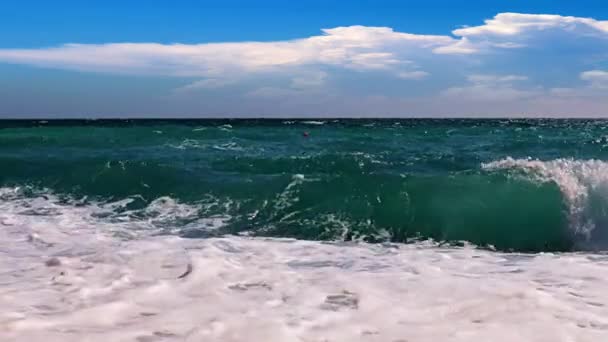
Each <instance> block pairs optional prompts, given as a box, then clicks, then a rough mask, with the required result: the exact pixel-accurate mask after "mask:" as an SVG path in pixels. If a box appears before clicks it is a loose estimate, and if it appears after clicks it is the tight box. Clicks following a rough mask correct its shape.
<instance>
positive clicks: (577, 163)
mask: <svg viewBox="0 0 608 342" xmlns="http://www.w3.org/2000/svg"><path fill="white" fill-rule="evenodd" d="M482 167H483V168H484V169H487V170H500V169H518V170H521V171H524V172H525V174H526V176H527V177H530V178H531V179H532V180H535V181H540V182H554V183H555V184H557V186H559V188H560V191H561V192H562V194H563V196H564V200H565V201H566V204H567V206H568V210H569V219H570V226H571V227H572V229H573V230H574V231H575V232H576V233H582V234H585V235H586V236H587V237H588V238H590V236H591V233H592V232H593V230H594V229H596V228H597V217H593V214H592V213H590V209H591V208H590V204H591V202H590V201H591V196H593V195H597V196H599V197H600V198H601V199H603V200H605V202H606V203H608V162H604V161H601V160H575V159H555V160H549V161H541V160H535V159H513V158H511V157H508V158H506V159H502V160H498V161H494V162H490V163H485V164H482Z"/></svg>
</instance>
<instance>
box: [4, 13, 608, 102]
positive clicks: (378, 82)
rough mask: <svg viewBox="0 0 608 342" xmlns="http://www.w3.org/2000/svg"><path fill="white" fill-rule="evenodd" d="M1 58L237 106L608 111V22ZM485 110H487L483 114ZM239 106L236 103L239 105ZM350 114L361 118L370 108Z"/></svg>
mask: <svg viewBox="0 0 608 342" xmlns="http://www.w3.org/2000/svg"><path fill="white" fill-rule="evenodd" d="M469 24H471V23H469ZM472 24H474V23H472ZM557 59H559V60H557ZM0 62H6V63H14V64H23V65H31V66H36V67H44V68H57V69H63V70H74V71H81V72H97V73H113V74H125V75H132V74H137V75H150V76H169V77H176V78H184V79H185V80H188V81H189V82H191V83H189V84H186V85H185V86H182V87H181V88H178V89H175V90H174V94H177V96H176V97H180V96H182V95H184V96H182V97H180V100H183V98H184V97H185V96H187V95H188V94H190V93H192V92H199V93H214V92H218V91H233V90H234V91H235V92H236V91H238V93H231V98H232V99H234V98H238V97H242V98H248V99H251V98H264V99H267V100H268V101H272V99H277V98H283V99H285V98H294V97H297V98H298V99H299V101H300V102H299V103H306V101H307V100H308V101H309V102H315V101H317V102H316V103H319V102H318V99H319V98H320V94H330V95H331V96H329V98H330V99H331V101H334V100H335V101H336V105H335V108H345V107H346V106H347V103H349V102H348V101H345V100H343V99H340V96H343V97H344V98H349V99H352V98H359V97H360V96H359V95H360V94H362V93H364V94H366V95H370V96H372V95H373V96H380V97H382V96H385V95H386V97H382V98H383V99H384V100H382V102H377V101H378V100H374V101H376V102H374V101H371V102H369V103H374V104H373V105H370V108H374V109H375V107H374V106H375V104H376V103H383V104H386V105H387V106H388V104H387V103H389V102H391V101H393V100H394V99H396V98H397V97H399V101H403V102H399V101H397V100H395V101H397V102H395V103H398V104H396V105H395V106H394V107H395V108H397V109H401V108H403V107H404V106H410V107H409V108H413V109H415V110H418V111H419V112H420V113H423V112H425V108H427V109H426V110H427V111H426V112H430V109H428V108H429V107H428V106H427V105H420V103H422V102H425V101H426V102H425V103H435V102H438V103H439V104H437V106H440V105H441V104H443V105H444V106H445V107H446V108H447V109H449V110H454V111H456V110H457V108H458V106H460V107H459V108H466V109H467V110H471V109H472V108H484V110H485V108H493V107H492V106H491V105H490V103H493V102H494V103H502V104H505V103H506V102H509V101H511V102H512V103H514V102H518V103H520V104H521V103H526V102H525V101H532V100H534V101H536V102H535V103H536V105H537V107H535V108H541V109H542V108H543V106H545V107H546V108H549V109H552V110H554V109H555V108H560V107H559V106H562V105H565V104H568V103H567V101H566V100H565V99H566V98H569V99H572V98H577V99H579V100H580V101H588V102H589V103H590V102H593V103H595V105H588V106H581V105H580V103H581V102H576V103H578V105H577V106H578V107H577V108H595V109H597V108H601V106H600V105H599V103H600V101H599V100H598V99H599V98H601V97H602V96H604V95H606V94H605V93H606V90H608V71H605V70H606V65H608V64H607V63H608V21H602V20H598V19H594V18H581V17H572V16H561V15H547V14H521V13H499V14H497V15H496V16H494V17H493V18H490V19H487V20H485V21H484V22H483V23H482V24H481V25H477V26H466V27H461V28H458V29H455V30H453V31H452V32H451V34H447V33H446V34H445V35H435V34H434V35H424V34H411V33H406V32H398V31H395V30H394V29H392V28H389V27H367V26H345V27H336V28H329V29H323V30H322V31H321V33H320V34H318V35H313V36H310V37H304V38H301V39H293V40H284V41H270V42H232V43H204V44H158V43H107V44H65V45H61V46H56V47H48V48H33V49H0ZM524 75H525V76H524ZM399 80H407V81H412V82H406V81H401V82H400V81H399ZM414 81H415V82H414ZM414 83H415V84H416V86H413V84H414ZM386 84H390V86H386ZM331 87H334V89H330V88H331ZM399 87H402V88H399ZM224 88H225V89H224ZM337 88H339V89H337ZM211 90H213V91H211ZM372 93H373V94H372ZM180 94H181V95H180ZM199 95H200V94H199ZM306 96H309V97H308V98H306ZM218 101H219V100H218ZM327 101H330V100H327ZM594 101H595V102H594ZM351 102H352V103H355V101H351ZM415 103H417V104H415ZM465 103H466V105H465ZM480 103H483V104H484V105H487V107H481V105H479V106H478V107H475V106H477V105H478V104H480ZM557 103H559V104H560V105H559V106H558V105H556V104H557ZM571 103H575V101H572V102H571ZM601 103H605V101H603V102H601ZM240 104H241V103H240V102H239V101H233V103H231V104H230V106H231V107H230V108H232V106H237V105H240ZM340 106H342V107H340ZM349 106H351V107H352V110H359V109H360V108H361V107H359V106H356V105H349ZM425 106H427V107H425ZM433 106H435V104H433ZM218 107H219V105H218ZM226 107H228V104H226ZM268 107H269V108H272V106H270V105H269V106H268ZM197 108H198V107H197ZM433 108H434V107H433ZM502 108H510V107H506V106H503V107H502ZM518 109H519V107H518ZM433 110H435V109H433ZM505 110H506V109H505ZM336 111H338V109H336ZM437 111H439V110H438V109H437Z"/></svg>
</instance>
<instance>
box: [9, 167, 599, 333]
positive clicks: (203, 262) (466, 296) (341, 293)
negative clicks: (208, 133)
mask: <svg viewBox="0 0 608 342" xmlns="http://www.w3.org/2000/svg"><path fill="white" fill-rule="evenodd" d="M296 179H297V177H296ZM179 205H180V204H179V203H178V202H174V201H172V200H169V199H164V200H159V201H157V202H156V203H155V204H154V205H153V206H151V207H152V208H151V209H148V210H152V211H155V212H158V211H162V210H166V211H167V212H175V213H182V214H184V213H185V215H188V212H189V211H188V210H187V209H183V208H182V209H183V210H182V209H175V208H176V207H179ZM155 206H156V208H154V207H155ZM159 206H160V207H161V208H163V209H162V210H161V209H158V207H159ZM168 208H174V209H168ZM104 210H108V209H107V207H104V206H103V205H98V204H91V205H80V206H71V205H63V204H59V203H57V199H56V198H54V197H53V196H52V195H46V196H45V197H39V198H33V199H32V198H30V199H25V198H22V197H20V196H19V195H18V194H16V193H11V192H10V191H8V190H0V223H1V224H0V254H1V255H0V306H1V307H2V310H0V340H2V341H32V342H35V341H44V342H53V341H61V342H70V341H74V342H76V341H93V342H94V341H104V342H105V341H223V342H224V341H226V342H230V341H280V342H286V341H406V340H407V341H422V342H424V341H472V340H485V341H497V342H500V341H505V342H506V341H508V342H512V341H552V342H553V341H581V342H584V341H590V342H591V341H592V342H597V341H602V340H604V339H605V337H606V336H608V297H607V296H606V295H605V289H606V288H607V287H608V256H602V255H591V254H582V253H581V254H556V255H554V254H539V255H535V256H527V255H517V254H501V253H492V252H488V251H482V250H476V249H474V248H472V247H465V248H459V249H450V248H441V247H438V246H436V245H433V244H431V243H418V244H414V245H398V246H397V245H367V244H328V243H319V242H306V241H295V240H281V239H250V238H241V237H229V238H216V239H190V240H188V239H181V238H178V237H175V236H153V235H151V234H149V233H148V232H147V231H145V230H136V232H135V233H130V234H128V235H127V234H117V233H118V232H120V231H123V230H129V229H130V227H129V225H128V222H124V221H116V220H109V219H107V218H106V219H102V218H96V217H95V216H94V215H93V214H96V213H99V212H103V211H104ZM180 215H181V214H180ZM131 224H134V225H139V226H141V225H143V223H142V222H140V221H135V220H134V221H133V222H131ZM125 235H126V236H129V237H130V238H129V239H124V236H125ZM45 264H48V265H49V266H47V265H45Z"/></svg>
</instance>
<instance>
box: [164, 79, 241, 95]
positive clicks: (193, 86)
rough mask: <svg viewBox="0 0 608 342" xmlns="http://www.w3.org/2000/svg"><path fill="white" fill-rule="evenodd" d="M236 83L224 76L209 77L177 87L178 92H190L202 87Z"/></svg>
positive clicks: (213, 87)
mask: <svg viewBox="0 0 608 342" xmlns="http://www.w3.org/2000/svg"><path fill="white" fill-rule="evenodd" d="M234 83H236V82H235V81H234V80H230V79H222V78H207V79H204V80H200V81H195V82H192V83H190V84H187V85H185V86H183V87H180V88H177V89H175V91H176V92H188V91H194V90H200V89H217V88H223V87H225V86H228V85H231V84H234Z"/></svg>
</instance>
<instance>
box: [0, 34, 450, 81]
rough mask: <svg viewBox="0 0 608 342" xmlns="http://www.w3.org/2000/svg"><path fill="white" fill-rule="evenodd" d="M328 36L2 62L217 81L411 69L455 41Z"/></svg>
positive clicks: (77, 51)
mask: <svg viewBox="0 0 608 342" xmlns="http://www.w3.org/2000/svg"><path fill="white" fill-rule="evenodd" d="M323 33H324V34H323V35H319V36H313V37H309V38H304V39H296V40H290V41H278V42H241V43H209V44H195V45H187V44H170V45H164V44H156V43H112V44H99V45H83V44H66V45H63V46H59V47H53V48H44V49H1V50H0V61H4V62H10V63H17V64H28V65H35V66H41V67H53V68H62V69H70V70H79V71H95V72H114V73H128V74H132V73H142V74H153V75H165V76H183V77H197V76H198V77H217V76H220V75H224V74H231V73H238V72H260V71H270V70H276V69H281V68H284V69H287V68H289V67H295V66H303V65H332V66H342V67H347V68H354V69H360V70H367V69H386V68H390V67H395V66H398V65H399V64H401V63H406V64H407V63H408V61H407V59H406V58H405V57H406V55H407V54H408V52H411V51H419V50H421V49H432V48H434V47H436V46H439V45H445V44H448V43H450V42H452V41H453V40H454V38H451V37H447V36H435V35H414V34H408V33H401V32H395V31H393V30H392V29H391V28H387V27H365V26H350V27H338V28H333V29H325V30H323Z"/></svg>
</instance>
